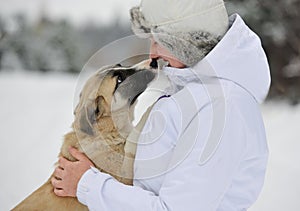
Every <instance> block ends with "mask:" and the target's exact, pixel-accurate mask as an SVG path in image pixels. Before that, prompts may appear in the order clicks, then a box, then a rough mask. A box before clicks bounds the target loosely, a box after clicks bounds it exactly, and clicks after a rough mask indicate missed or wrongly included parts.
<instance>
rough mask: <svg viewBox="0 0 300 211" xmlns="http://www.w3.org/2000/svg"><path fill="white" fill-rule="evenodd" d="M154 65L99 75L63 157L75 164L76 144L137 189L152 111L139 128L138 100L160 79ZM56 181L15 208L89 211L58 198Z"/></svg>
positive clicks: (86, 92) (86, 93) (86, 91)
mask: <svg viewBox="0 0 300 211" xmlns="http://www.w3.org/2000/svg"><path fill="white" fill-rule="evenodd" d="M155 62H156V61H154V63H155ZM154 63H153V61H152V63H151V60H146V61H143V62H141V63H139V64H137V65H135V66H132V67H122V66H121V65H116V66H110V67H104V68H102V69H101V70H99V71H98V72H97V73H96V74H94V75H93V76H92V77H91V78H90V79H89V80H88V81H87V83H86V84H85V86H84V88H83V90H82V92H81V94H80V100H79V103H78V105H77V107H76V109H75V112H74V115H75V119H74V122H73V124H72V129H73V130H72V132H70V133H68V134H66V135H65V137H64V141H63V145H62V147H61V151H60V153H59V156H63V157H65V158H67V159H69V160H71V161H75V158H74V157H72V156H71V155H70V154H69V152H68V148H69V147H70V146H72V147H75V148H77V149H79V150H80V151H81V152H83V153H85V154H86V155H87V156H88V157H89V158H90V159H91V161H92V162H93V163H94V164H95V166H96V167H97V168H98V169H99V170H101V171H102V172H106V173H109V174H111V175H112V176H114V177H115V178H116V179H117V180H118V181H120V182H122V183H124V184H127V185H132V178H133V161H134V156H135V151H136V144H135V143H136V141H137V138H138V136H139V131H140V130H141V129H142V127H143V125H144V123H145V120H146V118H147V115H148V112H146V113H145V114H144V116H143V117H142V119H141V120H140V122H139V124H138V125H137V126H136V127H135V128H134V127H133V126H132V124H131V122H132V120H133V110H134V107H135V104H136V99H137V97H138V96H139V95H140V94H141V93H142V92H143V91H144V90H145V89H146V88H147V86H148V84H149V83H150V82H151V81H152V80H153V79H154V78H155V76H156V72H157V71H156V68H157V64H155V65H153V64H154ZM150 65H152V66H153V67H154V68H152V67H151V66H150ZM149 110H150V108H149V109H148V111H149ZM51 177H52V175H51ZM51 177H50V178H49V179H48V181H47V182H46V183H45V184H44V185H42V186H41V187H40V188H39V189H37V190H36V191H35V192H33V193H32V194H31V195H30V196H28V197H27V198H26V199H25V200H23V201H22V202H21V203H20V204H19V205H17V206H16V207H15V208H14V209H13V210H15V211H16V210H22V211H24V210H25V211H26V210H53V211H56V210H59V211H62V210H72V211H75V210H88V209H87V207H86V206H84V205H82V204H80V203H79V202H78V200H77V198H71V197H58V196H56V195H55V194H54V192H53V187H52V185H51V182H50V179H51Z"/></svg>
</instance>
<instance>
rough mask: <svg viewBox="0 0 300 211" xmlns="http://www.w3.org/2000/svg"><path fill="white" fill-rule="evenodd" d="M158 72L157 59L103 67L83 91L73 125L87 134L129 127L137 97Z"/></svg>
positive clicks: (92, 134)
mask: <svg viewBox="0 0 300 211" xmlns="http://www.w3.org/2000/svg"><path fill="white" fill-rule="evenodd" d="M156 72H157V64H156V61H151V60H146V61H143V62H141V63H139V64H137V65H134V66H131V67H124V66H121V65H115V66H108V67H104V68H102V69H100V70H99V71H98V72H97V73H96V74H94V75H93V76H92V77H91V78H90V79H89V80H88V81H87V83H86V84H85V86H84V88H83V90H82V92H81V94H80V101H79V103H78V105H77V107H76V108H75V111H74V115H75V121H74V123H73V128H74V129H75V130H76V132H80V133H81V134H84V135H85V136H86V135H88V136H94V135H96V134H99V133H103V132H105V131H107V132H111V131H112V130H114V129H116V127H118V128H119V129H120V128H122V127H125V126H127V125H128V121H131V120H132V119H131V117H132V111H133V107H134V105H135V101H136V99H137V97H138V96H139V95H140V94H141V93H142V92H143V91H145V89H146V88H147V86H148V84H149V83H150V82H151V81H152V80H153V79H154V78H155V76H156ZM114 117H115V118H114ZM116 124H117V126H116Z"/></svg>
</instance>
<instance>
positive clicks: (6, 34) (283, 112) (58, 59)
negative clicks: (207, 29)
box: [0, 0, 300, 211]
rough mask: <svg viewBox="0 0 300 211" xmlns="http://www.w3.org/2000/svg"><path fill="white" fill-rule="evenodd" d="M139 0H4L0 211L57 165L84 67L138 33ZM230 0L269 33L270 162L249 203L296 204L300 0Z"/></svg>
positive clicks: (0, 17)
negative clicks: (134, 10) (132, 12)
mask: <svg viewBox="0 0 300 211" xmlns="http://www.w3.org/2000/svg"><path fill="white" fill-rule="evenodd" d="M138 3H139V0H126V1H124V0H110V1H105V0H76V1H73V0H26V3H24V1H23V0H1V1H0V99H1V101H0V149H1V153H0V167H1V173H0V211H2V210H3V211H6V210H9V209H11V208H13V207H14V206H15V205H16V204H17V203H19V202H20V201H21V200H22V199H24V198H25V197H26V196H28V195H29V194H30V193H31V192H32V191H34V190H35V189H37V188H38V187H39V186H40V185H41V184H43V183H44V182H45V181H46V180H47V179H48V177H49V176H50V174H51V173H52V171H53V164H54V163H55V162H56V160H57V154H58V152H59V149H60V146H61V143H62V138H63V135H64V134H65V133H66V132H68V131H69V130H70V125H71V123H72V120H73V107H74V105H73V102H74V100H73V98H74V95H75V94H76V91H75V89H76V86H77V80H78V79H77V78H78V73H79V72H80V70H81V69H82V67H83V65H84V64H85V62H86V61H87V59H88V58H89V57H90V56H92V55H93V54H94V53H95V52H96V51H97V50H98V49H100V48H101V47H102V46H104V45H106V44H108V43H110V42H112V41H114V40H116V39H118V38H121V37H124V36H128V35H130V34H131V32H130V27H129V21H128V20H129V16H128V10H129V8H131V7H132V6H135V5H137V4H138ZM226 6H227V7H228V9H229V10H230V11H232V12H235V11H238V12H239V13H240V14H241V15H242V16H243V17H244V18H245V19H246V21H247V23H248V24H249V25H250V27H251V28H253V29H255V31H256V32H257V33H258V34H259V35H260V36H261V38H262V41H263V45H264V48H265V50H266V52H267V55H268V58H269V61H270V64H271V71H272V80H273V81H272V82H273V83H272V87H271V91H270V95H269V100H268V101H267V102H266V103H265V104H263V105H262V106H261V110H262V114H263V118H264V121H265V126H266V131H267V138H268V143H269V150H270V158H269V165H268V169H267V175H266V181H265V185H264V189H263V191H262V193H261V195H260V197H259V199H258V201H257V202H256V203H255V205H254V206H253V207H252V208H251V209H250V211H266V210H272V211H282V210H288V211H298V210H300V200H299V196H300V181H299V178H300V132H299V129H300V128H299V123H300V104H299V102H300V47H299V46H300V27H299V23H298V22H299V21H298V20H299V18H300V13H299V11H300V0H292V1H281V0H276V4H275V3H274V0H252V1H248V0H228V1H226ZM232 12H231V13H232ZM282 52H284V54H283V53H282ZM279 99H280V100H279ZM291 104H293V106H292V105H291Z"/></svg>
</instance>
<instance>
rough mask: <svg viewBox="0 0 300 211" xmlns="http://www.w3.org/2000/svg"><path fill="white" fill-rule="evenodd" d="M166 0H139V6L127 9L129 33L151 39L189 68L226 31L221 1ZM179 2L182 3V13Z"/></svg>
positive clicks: (225, 18)
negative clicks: (130, 29) (128, 12)
mask: <svg viewBox="0 0 300 211" xmlns="http://www.w3.org/2000/svg"><path fill="white" fill-rule="evenodd" d="M168 1H170V0H142V2H141V5H140V6H139V7H133V8H132V9H131V10H130V16H131V23H132V30H133V32H134V33H135V34H136V35H138V36H139V37H142V38H149V37H153V38H154V40H155V41H156V42H157V43H158V44H160V45H162V46H164V47H165V48H166V49H168V50H169V51H170V52H171V53H172V54H173V55H174V56H175V57H176V58H178V59H179V60H180V61H181V62H182V63H184V64H185V65H187V66H193V65H195V64H196V63H197V62H199V61H200V60H201V59H203V58H204V57H205V56H206V55H207V54H208V53H209V52H210V51H211V50H212V49H213V48H214V47H215V45H216V44H217V43H218V42H219V41H220V39H221V38H222V36H223V35H224V34H225V32H226V31H227V28H228V15H227V11H226V9H225V6H224V2H223V0H210V1H209V0H172V1H170V2H169V3H170V4H169V3H168ZM207 2H209V4H207ZM183 3H186V9H185V10H184V9H183V8H182V5H183ZM164 7H166V8H164ZM207 18H208V19H207ZM208 22H209V23H208Z"/></svg>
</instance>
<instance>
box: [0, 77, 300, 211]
mask: <svg viewBox="0 0 300 211" xmlns="http://www.w3.org/2000/svg"><path fill="white" fill-rule="evenodd" d="M76 82H77V79H76V77H70V76H69V75H58V74H50V75H48V74H46V75H39V74H35V73H30V74H28V73H26V74H25V73H21V74H20V73H18V74H8V73H0V99H1V101H0V149H1V153H0V168H1V174H0V210H1V211H2V210H9V209H11V208H13V207H14V206H15V205H16V204H17V203H18V202H20V201H21V200H22V199H24V198H25V197H26V196H27V195H29V194H30V193H31V192H32V191H33V190H35V189H36V188H38V187H39V186H40V185H41V184H42V183H44V182H45V181H46V179H47V178H48V177H49V176H50V174H51V172H52V170H53V164H54V163H55V161H56V157H57V154H58V151H59V148H60V145H61V142H62V136H63V134H64V133H66V132H68V131H69V128H70V124H71V122H72V119H73V116H72V115H73V114H72V111H73V97H74V93H75V88H76ZM262 112H263V117H264V120H265V125H266V130H267V136H268V142H269V149H270V159H269V166H268V171H267V176H266V182H265V186H264V189H263V192H262V194H261V195H260V198H259V199H258V201H257V202H256V204H255V205H254V206H253V207H252V208H251V209H250V211H266V210H272V211H282V210H289V211H297V210H300V200H299V196H300V181H299V178H300V132H299V129H300V128H299V123H300V106H297V107H290V106H289V105H287V104H285V103H274V102H269V103H267V104H264V105H262Z"/></svg>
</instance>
